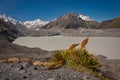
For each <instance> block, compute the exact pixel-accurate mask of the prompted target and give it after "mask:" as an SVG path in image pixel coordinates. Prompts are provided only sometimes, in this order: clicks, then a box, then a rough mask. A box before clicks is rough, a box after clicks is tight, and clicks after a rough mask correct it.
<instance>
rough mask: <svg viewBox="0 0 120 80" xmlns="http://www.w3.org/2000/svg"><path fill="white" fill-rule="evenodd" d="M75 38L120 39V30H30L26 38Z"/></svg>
mask: <svg viewBox="0 0 120 80" xmlns="http://www.w3.org/2000/svg"><path fill="white" fill-rule="evenodd" d="M56 35H62V36H73V37H86V36H89V37H120V29H85V28H79V29H49V30H43V29H42V30H38V31H35V30H28V31H27V32H26V33H25V36H33V37H40V36H56Z"/></svg>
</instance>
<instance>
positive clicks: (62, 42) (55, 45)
mask: <svg viewBox="0 0 120 80" xmlns="http://www.w3.org/2000/svg"><path fill="white" fill-rule="evenodd" d="M84 38H85V37H68V36H50V37H49V36H46V37H19V38H17V39H16V40H15V41H14V42H13V43H14V44H18V45H22V46H27V47H30V48H35V47H38V48H41V49H43V50H47V51H54V50H64V49H67V48H68V47H69V46H70V45H71V44H72V43H79V42H81V41H82V39H84ZM119 47H120V38H115V37H90V38H89V41H88V44H87V45H86V49H87V50H88V51H90V52H92V53H93V54H95V55H104V56H106V57H108V58H109V59H120V57H119V56H120V55H119V54H118V53H119ZM113 53H114V54H113ZM110 55H111V56H110Z"/></svg>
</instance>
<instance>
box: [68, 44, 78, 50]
mask: <svg viewBox="0 0 120 80" xmlns="http://www.w3.org/2000/svg"><path fill="white" fill-rule="evenodd" d="M78 45H79V44H71V46H70V47H69V48H68V50H69V51H70V50H73V49H75V47H76V46H78Z"/></svg>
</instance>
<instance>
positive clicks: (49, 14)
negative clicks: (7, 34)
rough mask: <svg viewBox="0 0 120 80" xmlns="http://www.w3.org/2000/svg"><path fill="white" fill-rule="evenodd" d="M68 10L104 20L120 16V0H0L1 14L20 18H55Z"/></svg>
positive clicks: (97, 19) (23, 19) (21, 19)
mask: <svg viewBox="0 0 120 80" xmlns="http://www.w3.org/2000/svg"><path fill="white" fill-rule="evenodd" d="M68 12H76V13H77V14H84V15H87V16H90V17H91V18H93V19H94V20H96V21H103V20H108V19H112V18H115V17H118V16H120V0H0V14H7V15H10V16H11V17H13V18H15V19H17V20H20V21H26V20H34V19H37V18H40V19H42V20H53V19H55V18H58V17H59V16H61V15H63V14H66V13H68Z"/></svg>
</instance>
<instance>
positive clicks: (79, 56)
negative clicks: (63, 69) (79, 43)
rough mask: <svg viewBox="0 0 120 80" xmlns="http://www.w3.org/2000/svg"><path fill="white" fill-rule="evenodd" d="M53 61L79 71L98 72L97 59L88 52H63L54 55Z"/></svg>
mask: <svg viewBox="0 0 120 80" xmlns="http://www.w3.org/2000/svg"><path fill="white" fill-rule="evenodd" d="M52 61H54V62H59V61H62V62H63V64H65V65H66V66H68V67H70V68H73V69H77V70H79V71H83V70H88V69H89V70H92V71H97V70H98V69H97V68H98V67H99V63H98V61H97V59H96V58H95V57H94V56H93V55H92V54H89V53H88V51H87V50H85V49H83V50H76V49H74V50H71V51H68V50H61V51H58V52H56V53H55V54H54V55H53V58H52Z"/></svg>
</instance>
